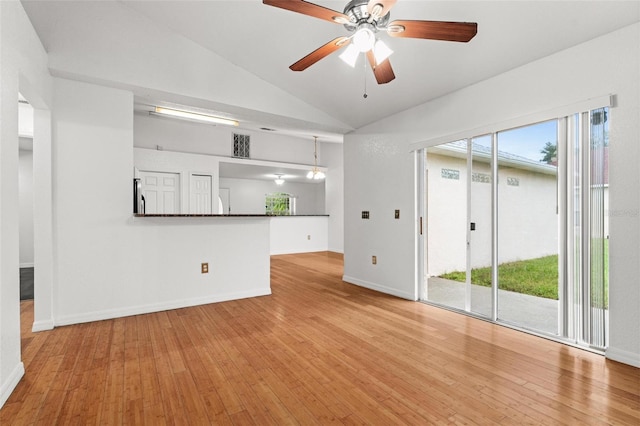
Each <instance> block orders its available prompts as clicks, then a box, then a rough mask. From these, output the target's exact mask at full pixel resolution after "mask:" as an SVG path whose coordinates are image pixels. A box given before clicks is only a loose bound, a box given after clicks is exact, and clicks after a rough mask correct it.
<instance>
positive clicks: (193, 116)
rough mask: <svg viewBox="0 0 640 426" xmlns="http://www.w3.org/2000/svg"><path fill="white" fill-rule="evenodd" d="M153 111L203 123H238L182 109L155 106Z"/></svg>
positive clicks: (230, 124) (235, 124)
mask: <svg viewBox="0 0 640 426" xmlns="http://www.w3.org/2000/svg"><path fill="white" fill-rule="evenodd" d="M154 112H155V113H156V114H161V115H168V116H170V117H176V118H183V119H186V120H195V121H202V122H205V123H213V124H226V125H228V126H237V125H238V124H239V123H238V122H237V121H236V120H231V119H229V118H223V117H216V116H215V115H209V114H203V113H200V112H190V111H183V110H180V109H173V108H165V107H156V109H155V111H154Z"/></svg>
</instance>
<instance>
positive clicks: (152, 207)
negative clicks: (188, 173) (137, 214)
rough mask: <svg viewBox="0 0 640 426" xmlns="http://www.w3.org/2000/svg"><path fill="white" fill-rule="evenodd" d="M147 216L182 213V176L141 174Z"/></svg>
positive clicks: (156, 173)
mask: <svg viewBox="0 0 640 426" xmlns="http://www.w3.org/2000/svg"><path fill="white" fill-rule="evenodd" d="M140 178H141V179H142V195H143V196H144V201H145V213H146V214H177V213H180V175H179V174H178V173H163V172H143V171H141V172H140Z"/></svg>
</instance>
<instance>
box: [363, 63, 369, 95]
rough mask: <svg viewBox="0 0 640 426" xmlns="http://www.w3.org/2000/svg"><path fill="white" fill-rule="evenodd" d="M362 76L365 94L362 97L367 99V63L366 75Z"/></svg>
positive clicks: (365, 65) (365, 64) (365, 66)
mask: <svg viewBox="0 0 640 426" xmlns="http://www.w3.org/2000/svg"><path fill="white" fill-rule="evenodd" d="M362 76H363V77H364V94H363V95H362V97H363V98H365V99H367V96H369V95H367V61H366V60H365V61H364V73H363V74H362Z"/></svg>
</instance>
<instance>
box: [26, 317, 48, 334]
mask: <svg viewBox="0 0 640 426" xmlns="http://www.w3.org/2000/svg"><path fill="white" fill-rule="evenodd" d="M47 330H53V319H48V320H46V321H34V322H33V325H32V326H31V332H33V333H37V332H38V331H47Z"/></svg>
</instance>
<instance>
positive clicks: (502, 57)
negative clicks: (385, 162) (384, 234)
mask: <svg viewBox="0 0 640 426" xmlns="http://www.w3.org/2000/svg"><path fill="white" fill-rule="evenodd" d="M82 3H84V5H82ZM98 3H100V4H101V7H103V8H104V7H105V2H95V4H98ZM106 3H107V4H108V7H111V8H118V9H119V10H118V13H119V14H121V13H122V12H123V11H124V12H125V13H127V14H133V15H135V17H136V19H140V18H141V17H142V18H144V19H148V20H150V21H151V22H152V23H154V24H155V25H157V26H159V27H161V28H164V29H165V30H167V31H170V32H172V33H174V34H176V35H178V36H183V37H186V38H188V39H190V40H192V41H193V42H195V43H197V44H198V45H200V46H202V47H204V48H205V49H208V50H210V51H212V52H214V53H215V54H217V55H219V56H221V57H222V58H225V59H226V60H227V61H229V62H230V63H232V64H235V65H237V66H239V67H241V68H243V69H244V70H246V71H247V72H249V73H251V74H253V75H255V76H257V77H258V78H259V79H261V80H262V81H264V82H267V83H269V84H271V85H274V86H276V87H278V88H280V89H281V90H283V91H285V92H286V93H288V94H291V95H293V96H294V97H295V98H298V99H300V100H301V101H302V102H304V103H306V104H309V105H311V106H313V107H315V108H317V109H319V110H321V111H323V112H324V113H326V114H328V115H329V116H331V117H334V118H335V119H337V120H338V121H339V122H341V123H344V124H345V125H346V126H345V129H343V130H334V132H333V133H334V134H333V135H328V134H326V128H322V127H321V126H320V125H318V126H317V128H314V124H313V123H304V124H303V125H302V124H300V123H298V122H296V121H295V120H292V121H291V123H284V122H283V121H282V120H276V118H275V117H272V116H269V114H266V113H263V112H260V111H256V112H255V114H253V115H251V116H250V118H249V119H244V120H242V124H241V126H243V127H245V128H255V129H258V128H259V127H263V126H265V127H272V128H275V129H276V130H278V131H282V132H290V133H293V134H301V135H305V136H307V135H313V134H318V133H321V134H326V136H327V137H328V138H329V137H333V138H334V140H341V136H342V133H345V132H346V131H348V128H351V129H357V128H359V127H362V126H364V125H366V124H369V123H372V122H375V121H376V120H379V119H381V118H383V117H387V116H389V115H392V114H394V113H397V112H400V111H403V110H406V109H408V108H411V107H413V106H416V105H419V104H422V103H425V102H427V101H429V100H431V99H434V98H437V97H440V96H443V95H445V94H447V93H450V92H453V91H455V90H458V89H460V88H463V87H466V86H469V85H472V84H474V83H477V82H479V81H482V80H485V79H487V78H490V77H492V76H495V75H498V74H500V73H503V72H505V71H508V70H510V69H513V68H515V67H518V66H520V65H523V64H526V63H528V62H531V61H535V60H537V59H539V58H542V57H545V56H548V55H550V54H553V53H554V52H558V51H560V50H563V49H566V48H568V47H571V46H574V45H576V44H579V43H581V42H584V41H587V40H590V39H593V38H595V37H598V36H600V35H603V34H606V33H608V32H611V31H613V30H615V29H618V28H622V27H624V26H627V25H630V24H632V23H634V22H638V21H639V20H640V1H490V2H487V1H412V0H399V1H398V3H397V4H396V5H395V6H394V8H393V9H392V11H391V20H394V19H417V20H446V21H467V22H477V23H478V34H477V35H476V37H475V38H474V39H472V40H471V41H470V42H469V43H454V42H443V41H431V40H415V39H403V38H391V37H388V36H387V35H386V34H383V35H381V37H383V38H384V39H385V40H386V41H387V42H388V44H389V45H390V47H391V48H392V49H393V50H394V52H395V53H394V54H393V55H392V56H391V58H390V60H391V63H392V65H393V69H394V71H395V75H396V79H395V80H394V81H392V82H391V83H389V84H386V85H377V84H376V83H375V80H374V78H373V74H372V72H371V70H370V69H365V68H364V66H363V65H364V64H363V61H362V58H361V59H360V62H359V63H358V65H357V66H356V68H354V69H352V68H350V67H348V66H347V65H346V64H344V63H343V62H342V61H340V59H339V58H338V54H339V53H334V54H332V55H331V56H329V57H327V58H325V59H323V60H321V61H320V62H318V63H316V64H315V65H313V66H311V67H310V68H308V69H307V70H306V71H303V72H293V71H291V70H289V68H288V67H289V65H291V64H292V63H293V62H295V61H297V60H298V59H300V58H301V57H303V56H305V55H306V54H307V53H309V52H311V51H312V50H314V49H316V48H318V47H319V46H321V45H323V44H324V43H326V42H328V41H329V40H331V39H332V38H335V37H337V36H340V35H345V34H346V33H347V32H346V30H345V29H344V27H343V26H341V25H337V24H332V23H330V22H327V21H323V20H320V19H315V18H311V17H308V16H305V15H301V14H297V13H293V12H290V11H286V10H282V9H278V8H274V7H270V6H266V5H263V4H262V2H261V1H260V0H234V1H218V0H208V1H185V0H182V1H167V0H163V1H152V0H150V1H110V2H106ZM315 3H316V4H319V5H322V6H325V7H329V8H332V9H334V10H339V11H342V10H343V8H344V5H345V4H346V1H326V0H319V1H315ZM23 4H24V6H25V9H26V11H27V13H28V15H29V17H30V19H31V21H32V23H33V25H34V27H35V28H36V31H37V32H38V34H39V36H40V37H41V39H42V42H43V44H44V46H45V48H46V49H47V51H49V52H51V51H59V50H64V49H69V48H70V47H69V46H76V45H77V44H78V43H77V41H78V40H82V44H83V45H85V46H86V45H89V46H90V45H91V43H93V42H95V41H96V40H97V39H98V38H100V37H104V36H105V35H104V34H102V33H101V32H100V31H92V23H91V22H82V25H80V24H79V23H78V21H80V20H83V21H86V20H87V19H89V18H88V17H87V16H88V15H87V14H86V8H87V2H83V1H72V0H71V1H32V0H23ZM89 4H92V2H89ZM81 6H82V7H81ZM89 7H91V6H89ZM91 16H92V18H91V19H96V18H95V17H94V16H95V15H91ZM114 16H118V14H112V15H110V14H105V13H102V14H101V15H100V18H99V19H100V20H102V21H105V20H110V19H112V20H113V22H107V23H108V24H109V25H110V27H111V28H113V31H114V32H117V33H118V34H119V35H121V36H122V37H123V38H126V37H127V36H128V35H129V34H131V36H130V39H129V42H130V43H136V38H135V37H134V36H133V35H134V34H135V28H130V27H128V26H127V25H126V24H125V23H123V22H122V20H120V21H118V20H116V19H114V18H113V17H114ZM130 22H135V21H130ZM102 24H104V22H102ZM65 32H66V33H67V34H65ZM71 40H74V41H73V42H72V41H71ZM73 43H75V44H73ZM639 47H640V46H639ZM79 54H80V53H79ZM594 57H597V52H594ZM594 60H595V59H594ZM184 66H188V64H184ZM365 82H366V92H367V94H368V97H367V98H366V99H365V98H364V97H363V93H364V90H365ZM523 84H526V82H523ZM132 90H133V91H134V93H135V94H140V93H144V91H145V88H144V87H137V88H136V87H134V88H132ZM154 96H155V99H153V100H154V101H157V102H162V101H170V100H171V99H168V98H170V97H171V96H170V94H166V96H167V99H162V96H161V95H158V94H154ZM147 99H148V96H147ZM203 105H204V107H205V109H206V104H203ZM203 105H195V106H199V107H200V108H201V109H202V107H203ZM216 110H217V111H218V112H220V105H216ZM222 112H225V111H222ZM226 112H227V113H228V114H229V115H233V114H234V108H232V107H231V106H229V108H228V111H226ZM322 132H324V133H322Z"/></svg>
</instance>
